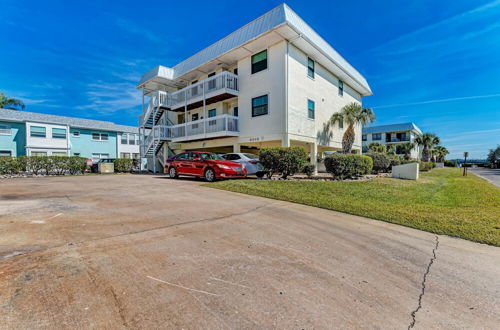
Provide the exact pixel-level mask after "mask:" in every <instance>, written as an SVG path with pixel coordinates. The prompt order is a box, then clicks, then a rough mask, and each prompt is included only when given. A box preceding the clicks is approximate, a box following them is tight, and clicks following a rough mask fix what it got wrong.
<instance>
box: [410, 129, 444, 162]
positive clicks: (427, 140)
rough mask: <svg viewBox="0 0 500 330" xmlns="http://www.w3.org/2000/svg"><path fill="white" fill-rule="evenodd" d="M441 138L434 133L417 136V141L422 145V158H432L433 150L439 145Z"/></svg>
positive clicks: (427, 159) (426, 160)
mask: <svg viewBox="0 0 500 330" xmlns="http://www.w3.org/2000/svg"><path fill="white" fill-rule="evenodd" d="M440 142H441V140H440V139H439V138H438V137H437V136H436V134H433V133H424V134H422V135H420V136H417V137H416V138H415V143H417V144H418V145H419V146H422V147H423V149H422V160H423V161H424V162H428V161H430V159H431V150H432V148H434V147H435V146H437V145H438V144H439V143H440Z"/></svg>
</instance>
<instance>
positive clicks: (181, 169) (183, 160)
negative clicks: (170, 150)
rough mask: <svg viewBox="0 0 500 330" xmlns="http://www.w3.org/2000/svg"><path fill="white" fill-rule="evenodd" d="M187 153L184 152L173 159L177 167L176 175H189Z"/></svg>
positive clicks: (189, 164)
mask: <svg viewBox="0 0 500 330" xmlns="http://www.w3.org/2000/svg"><path fill="white" fill-rule="evenodd" d="M188 157H189V153H187V152H185V153H182V154H180V155H179V156H177V157H176V158H175V163H176V167H177V173H178V174H189V173H190V170H189V168H188V167H191V163H190V162H189V159H188Z"/></svg>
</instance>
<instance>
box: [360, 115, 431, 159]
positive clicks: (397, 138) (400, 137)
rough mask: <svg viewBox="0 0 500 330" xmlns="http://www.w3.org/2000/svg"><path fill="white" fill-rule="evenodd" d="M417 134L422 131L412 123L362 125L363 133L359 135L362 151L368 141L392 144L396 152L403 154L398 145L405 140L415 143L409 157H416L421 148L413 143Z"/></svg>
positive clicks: (366, 147) (367, 144)
mask: <svg viewBox="0 0 500 330" xmlns="http://www.w3.org/2000/svg"><path fill="white" fill-rule="evenodd" d="M419 135H422V131H421V130H420V128H418V127H417V125H415V124H414V123H401V124H391V125H380V126H370V127H363V135H362V136H361V139H362V142H363V152H366V151H367V149H368V146H369V145H370V143H372V142H377V143H380V144H383V145H393V146H394V147H395V148H394V151H395V152H396V154H397V155H399V156H403V153H402V152H401V151H400V150H399V147H398V145H399V144H401V143H405V142H411V143H413V144H415V148H414V149H413V150H412V151H411V154H410V157H411V158H413V159H418V158H419V157H420V154H421V152H422V150H421V148H420V147H419V146H418V145H417V144H416V143H415V138H416V137H417V136H419Z"/></svg>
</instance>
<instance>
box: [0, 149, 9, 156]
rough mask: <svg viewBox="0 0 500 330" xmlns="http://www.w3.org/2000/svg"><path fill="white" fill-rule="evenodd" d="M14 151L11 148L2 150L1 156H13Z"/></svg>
mask: <svg viewBox="0 0 500 330" xmlns="http://www.w3.org/2000/svg"><path fill="white" fill-rule="evenodd" d="M11 156H12V151H10V150H0V157H11Z"/></svg>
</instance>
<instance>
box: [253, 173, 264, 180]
mask: <svg viewBox="0 0 500 330" xmlns="http://www.w3.org/2000/svg"><path fill="white" fill-rule="evenodd" d="M264 174H266V172H257V173H255V175H256V176H257V177H258V178H259V179H260V178H263V177H264Z"/></svg>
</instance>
